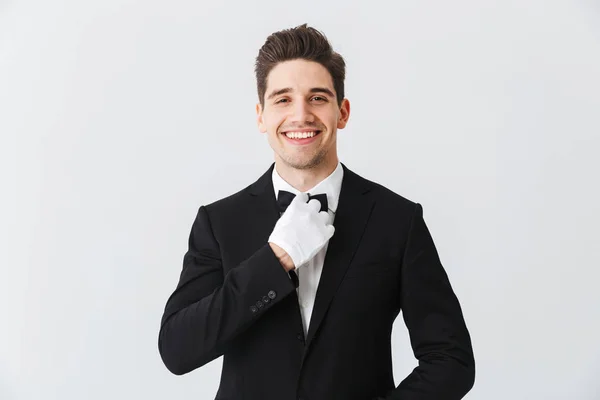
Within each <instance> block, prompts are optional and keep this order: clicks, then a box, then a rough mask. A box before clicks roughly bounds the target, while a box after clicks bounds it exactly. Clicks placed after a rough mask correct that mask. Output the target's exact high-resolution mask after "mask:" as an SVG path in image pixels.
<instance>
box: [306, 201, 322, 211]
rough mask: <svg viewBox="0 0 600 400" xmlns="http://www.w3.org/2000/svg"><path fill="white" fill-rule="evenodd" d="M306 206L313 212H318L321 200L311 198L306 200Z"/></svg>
mask: <svg viewBox="0 0 600 400" xmlns="http://www.w3.org/2000/svg"><path fill="white" fill-rule="evenodd" d="M308 207H309V209H310V210H311V211H313V212H319V210H320V209H321V202H320V201H319V200H317V199H311V200H310V201H309V202H308Z"/></svg>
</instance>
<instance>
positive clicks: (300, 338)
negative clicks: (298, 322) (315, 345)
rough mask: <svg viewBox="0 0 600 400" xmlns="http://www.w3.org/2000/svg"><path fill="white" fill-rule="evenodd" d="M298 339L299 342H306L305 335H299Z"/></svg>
mask: <svg viewBox="0 0 600 400" xmlns="http://www.w3.org/2000/svg"><path fill="white" fill-rule="evenodd" d="M296 337H297V338H298V340H299V341H301V342H303V341H304V335H303V334H301V333H299V334H298V336H296Z"/></svg>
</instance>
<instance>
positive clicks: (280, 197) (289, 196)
mask: <svg viewBox="0 0 600 400" xmlns="http://www.w3.org/2000/svg"><path fill="white" fill-rule="evenodd" d="M294 197H296V195H295V194H294V193H290V192H288V191H285V190H280V191H279V192H278V193H277V205H278V206H279V212H284V211H285V210H286V209H287V208H288V206H289V205H290V203H291V202H292V200H294ZM312 199H317V200H319V201H320V202H321V210H320V211H327V210H328V209H329V208H328V204H327V194H326V193H319V194H310V193H309V194H308V201H311V200H312Z"/></svg>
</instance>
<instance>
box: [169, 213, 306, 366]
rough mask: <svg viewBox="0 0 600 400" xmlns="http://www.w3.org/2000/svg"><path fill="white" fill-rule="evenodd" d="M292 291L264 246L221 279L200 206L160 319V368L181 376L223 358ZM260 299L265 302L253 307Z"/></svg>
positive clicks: (217, 252) (212, 239)
mask: <svg viewBox="0 0 600 400" xmlns="http://www.w3.org/2000/svg"><path fill="white" fill-rule="evenodd" d="M294 290H295V288H294V285H293V283H292V282H291V281H290V278H289V276H288V274H287V272H286V271H285V269H284V268H283V267H282V265H281V264H280V262H279V260H278V259H277V257H276V256H275V254H274V252H273V250H272V249H271V247H270V246H269V245H268V244H267V243H265V245H264V246H262V247H261V248H260V249H258V251H256V253H254V254H253V255H252V256H251V257H249V258H248V259H247V260H245V261H244V262H242V263H241V264H239V265H238V266H236V267H235V268H232V269H231V270H230V271H229V272H228V273H227V274H226V275H224V274H223V268H222V264H221V253H220V248H219V244H218V242H217V240H216V239H215V237H214V236H213V233H212V228H211V226H210V221H209V217H208V213H207V211H206V209H205V207H204V206H202V207H200V209H199V210H198V214H197V216H196V219H195V221H194V223H193V225H192V229H191V233H190V236H189V242H188V251H187V252H186V254H185V256H184V258H183V270H182V271H181V275H180V278H179V283H178V284H177V288H176V289H175V291H174V292H173V294H172V295H171V296H170V297H169V299H168V301H167V304H166V306H165V310H164V314H163V316H162V320H161V326H160V333H159V339H158V349H159V352H160V355H161V357H162V360H163V362H164V364H165V365H166V367H167V368H168V369H169V371H171V372H172V373H174V374H177V375H182V374H185V373H187V372H190V371H192V370H194V369H196V368H198V367H201V366H203V365H205V364H207V363H208V362H210V361H212V360H214V359H215V358H217V357H219V356H221V355H223V354H224V353H225V352H226V351H227V348H228V346H229V345H230V344H231V343H232V342H233V341H234V340H235V339H236V337H238V336H239V335H240V334H242V333H243V332H244V331H245V330H246V329H248V328H249V327H250V326H251V325H252V324H253V323H254V322H255V321H256V320H257V318H259V317H260V316H261V315H263V314H264V313H265V312H267V310H268V309H270V308H271V307H273V305H274V304H276V303H277V302H279V301H280V300H282V299H283V298H285V297H286V296H287V295H288V294H290V293H292V292H293V291H294ZM269 294H270V296H269ZM265 296H267V298H268V302H265V303H263V305H262V306H261V307H257V302H258V301H259V300H260V301H262V299H263V298H265Z"/></svg>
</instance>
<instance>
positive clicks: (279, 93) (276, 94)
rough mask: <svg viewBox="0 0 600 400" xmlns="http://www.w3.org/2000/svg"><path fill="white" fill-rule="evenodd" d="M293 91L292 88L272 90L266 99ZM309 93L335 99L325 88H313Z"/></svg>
mask: <svg viewBox="0 0 600 400" xmlns="http://www.w3.org/2000/svg"><path fill="white" fill-rule="evenodd" d="M293 91H294V90H293V89H292V88H289V87H288V88H283V89H279V90H274V91H272V92H271V94H270V95H269V97H267V100H270V99H272V98H273V97H275V96H279V95H281V94H285V93H290V92H293ZM309 92H310V93H325V94H327V95H329V96H331V97H335V94H333V92H332V91H331V90H329V89H327V88H325V87H314V88H311V89H310V90H309Z"/></svg>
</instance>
